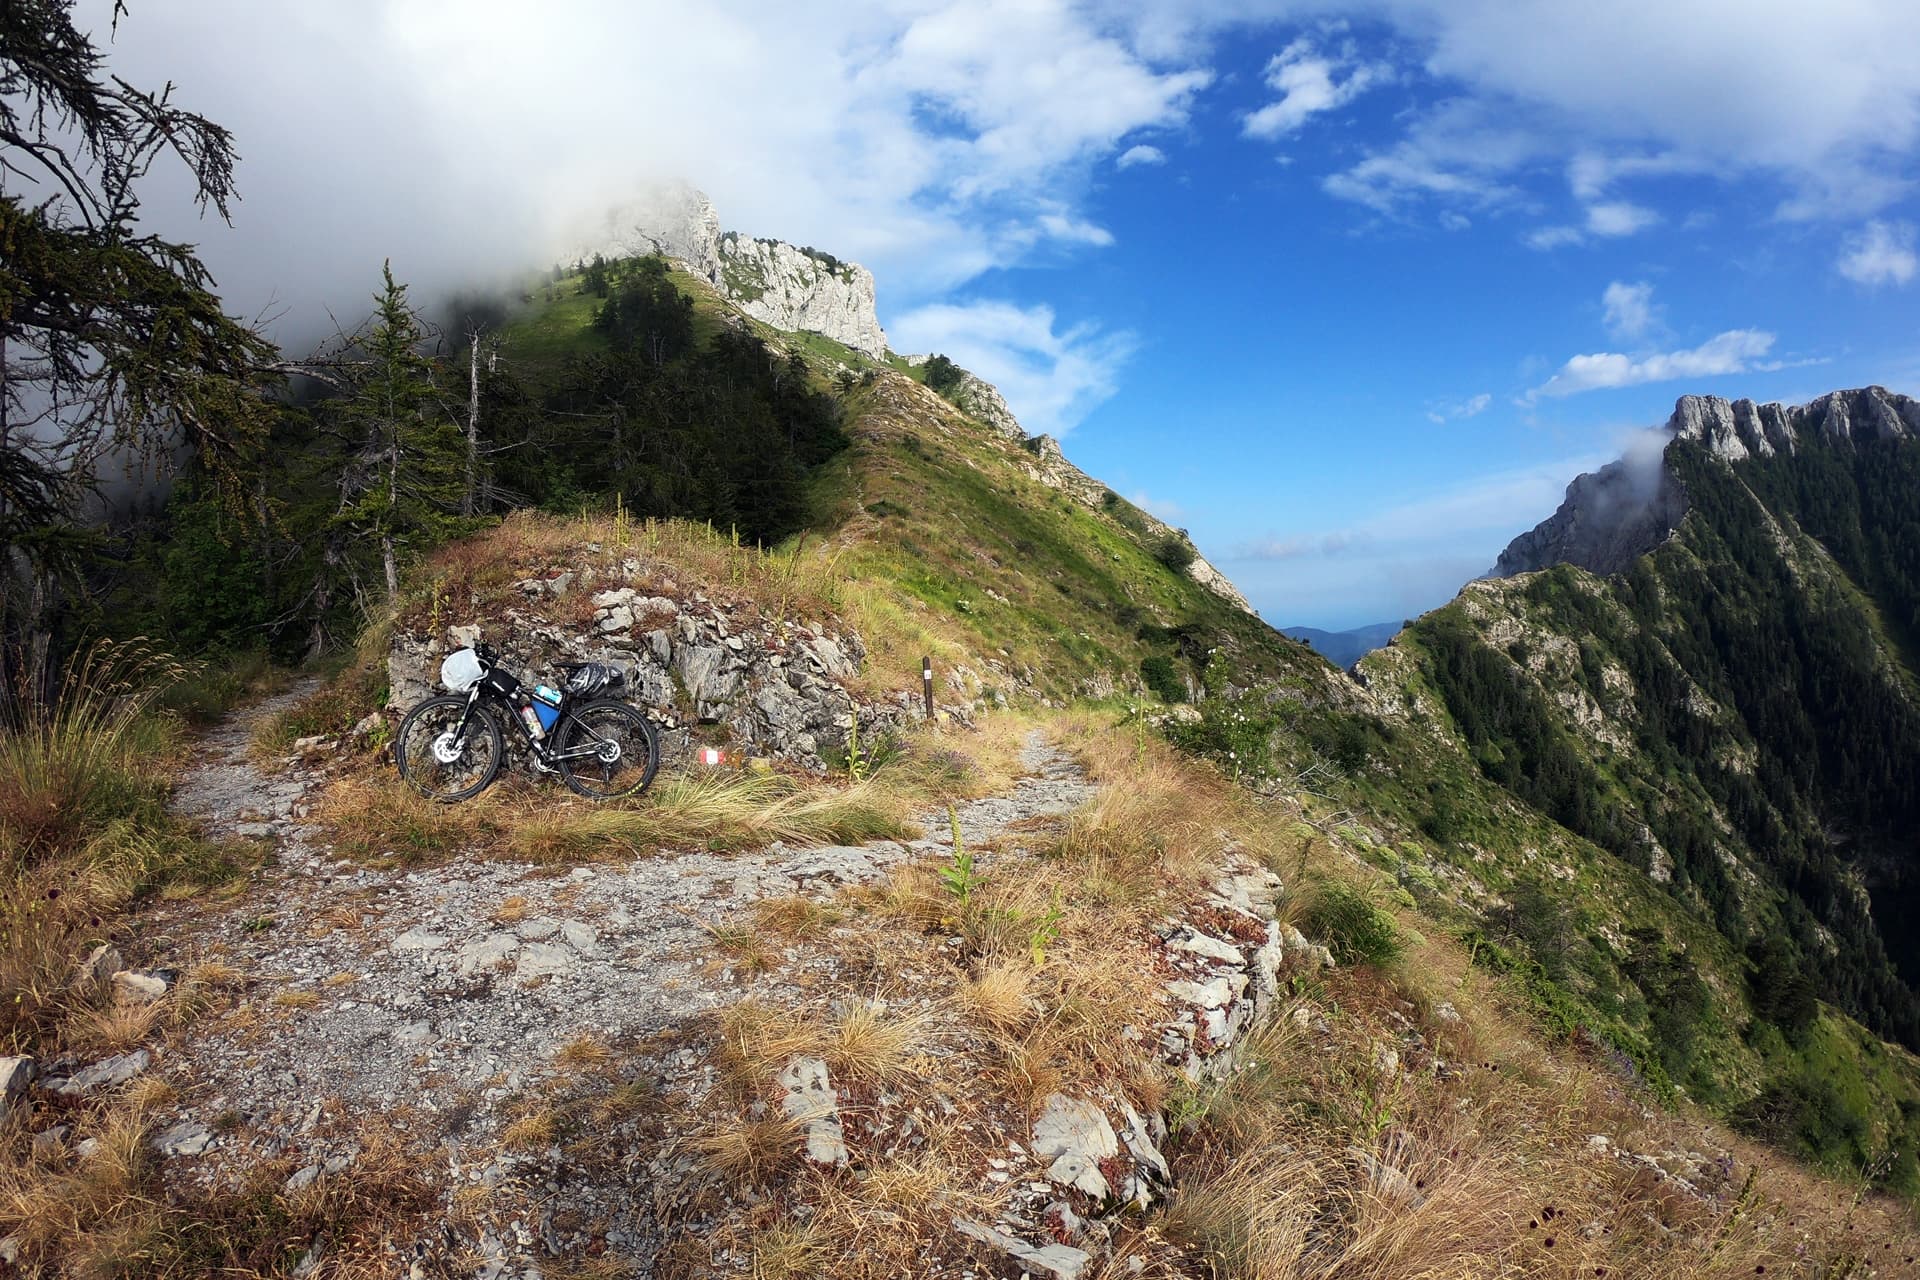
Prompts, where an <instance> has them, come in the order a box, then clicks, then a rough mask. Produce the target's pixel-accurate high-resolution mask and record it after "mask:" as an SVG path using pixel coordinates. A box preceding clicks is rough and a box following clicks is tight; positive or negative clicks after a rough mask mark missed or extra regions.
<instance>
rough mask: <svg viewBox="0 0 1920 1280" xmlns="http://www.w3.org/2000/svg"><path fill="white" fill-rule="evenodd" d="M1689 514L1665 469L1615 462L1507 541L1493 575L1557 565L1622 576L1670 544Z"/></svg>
mask: <svg viewBox="0 0 1920 1280" xmlns="http://www.w3.org/2000/svg"><path fill="white" fill-rule="evenodd" d="M1686 513H1687V506H1686V496H1685V495H1684V494H1682V493H1681V492H1680V490H1679V487H1678V486H1677V485H1675V484H1674V482H1673V479H1672V477H1671V476H1669V475H1668V474H1667V470H1666V468H1665V467H1664V466H1662V465H1659V464H1658V463H1655V464H1653V465H1635V464H1632V463H1629V462H1626V461H1621V462H1611V463H1608V464H1607V465H1606V466H1604V467H1602V468H1601V469H1600V470H1598V471H1593V472H1589V473H1587V474H1586V475H1583V476H1580V477H1577V478H1576V479H1575V480H1574V482H1573V483H1572V484H1570V485H1568V486H1567V496H1566V500H1565V501H1564V502H1562V503H1561V504H1560V509H1559V510H1558V511H1555V512H1554V513H1553V514H1552V515H1551V516H1549V517H1548V518H1547V519H1545V520H1543V521H1541V522H1540V523H1539V524H1537V525H1535V526H1534V527H1533V528H1531V529H1529V530H1528V531H1527V532H1525V533H1523V534H1521V535H1520V536H1519V537H1517V538H1515V539H1514V540H1513V541H1512V542H1510V543H1508V544H1507V549H1506V550H1505V551H1502V552H1501V553H1500V559H1499V561H1498V562H1497V563H1496V564H1495V565H1494V570H1493V572H1494V576H1496V577H1501V578H1510V577H1512V576H1513V575H1515V574H1517V573H1532V572H1534V571H1535V570H1537V569H1545V568H1548V567H1549V566H1551V565H1556V564H1572V565H1578V566H1580V567H1581V568H1582V569H1586V570H1588V571H1590V572H1592V573H1598V574H1609V573H1619V572H1620V571H1621V570H1622V569H1625V568H1626V567H1627V566H1628V565H1630V564H1632V563H1633V562H1634V560H1635V558H1637V557H1639V556H1641V555H1643V554H1645V553H1646V552H1648V551H1651V550H1652V549H1653V548H1654V547H1656V546H1658V545H1660V543H1661V542H1663V541H1665V540H1666V538H1667V535H1668V534H1670V533H1672V532H1673V531H1674V529H1675V528H1677V527H1678V526H1679V524H1680V518H1681V517H1682V516H1684V515H1686Z"/></svg>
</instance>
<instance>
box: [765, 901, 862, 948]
mask: <svg viewBox="0 0 1920 1280" xmlns="http://www.w3.org/2000/svg"><path fill="white" fill-rule="evenodd" d="M845 916H846V913H845V912H844V911H842V910H841V909H840V908H839V907H837V906H835V905H834V904H833V903H831V902H817V901H815V900H814V899H812V898H807V897H802V896H801V895H799V894H789V895H787V896H784V897H779V898H762V899H760V900H759V901H758V902H756V903H754V904H753V920H754V923H755V925H757V926H758V927H759V929H760V930H761V931H762V932H764V933H770V934H773V935H775V936H776V937H781V938H791V939H793V940H794V941H796V942H814V941H818V940H819V939H820V938H822V937H824V936H825V935H826V934H827V932H828V930H830V929H832V928H833V927H834V926H835V925H837V924H839V923H840V921H841V920H843V919H844V918H845Z"/></svg>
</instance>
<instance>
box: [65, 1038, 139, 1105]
mask: <svg viewBox="0 0 1920 1280" xmlns="http://www.w3.org/2000/svg"><path fill="white" fill-rule="evenodd" d="M151 1065H153V1055H152V1054H151V1053H149V1052H147V1051H146V1050H145V1049H135V1050H134V1051H133V1052H132V1053H121V1054H116V1055H114V1056H113V1057H111V1058H102V1059H101V1060H100V1061H98V1062H96V1063H94V1064H93V1065H92V1066H90V1067H84V1068H82V1069H81V1070H79V1071H76V1072H74V1073H73V1075H71V1076H69V1077H68V1078H67V1079H66V1080H64V1081H62V1082H61V1083H59V1084H58V1085H55V1086H54V1088H55V1091H56V1092H58V1093H64V1094H67V1095H68V1096H73V1095H77V1094H83V1093H91V1092H93V1091H94V1090H95V1089H107V1088H111V1087H112V1086H114V1085H117V1084H125V1083H126V1082H127V1081H129V1080H131V1079H133V1078H134V1077H135V1076H137V1075H139V1074H140V1073H141V1072H142V1071H145V1070H146V1069H147V1068H148V1067H149V1066H151Z"/></svg>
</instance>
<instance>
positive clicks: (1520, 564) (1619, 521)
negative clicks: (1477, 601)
mask: <svg viewBox="0 0 1920 1280" xmlns="http://www.w3.org/2000/svg"><path fill="white" fill-rule="evenodd" d="M1814 437H1824V438H1825V439H1827V440H1828V441H1842V440H1844V441H1848V442H1854V441H1869V440H1892V439H1902V438H1910V437H1920V401H1915V400H1913V399H1911V398H1909V397H1907V396H1903V395H1898V394H1895V393H1894V392H1891V391H1888V390H1887V389H1886V388H1885V387H1862V388H1859V389H1857V390H1852V391H1830V392H1828V393H1827V394H1826V395H1823V396H1820V397H1818V398H1817V399H1814V400H1810V401H1808V402H1807V403H1806V404H1803V405H1783V404H1779V403H1777V402H1774V403H1768V404H1756V403H1754V402H1753V401H1751V400H1723V399H1721V398H1720V397H1719V396H1681V397H1680V399H1679V400H1678V402H1676V403H1675V405H1674V407H1673V416H1672V417H1670V418H1668V419H1667V425H1666V430H1665V433H1664V435H1663V436H1662V437H1659V438H1658V441H1659V443H1660V444H1661V445H1662V448H1661V450H1660V451H1659V452H1655V451H1653V450H1645V451H1642V452H1640V453H1638V454H1636V455H1634V456H1630V457H1628V458H1623V459H1621V460H1620V461H1618V462H1613V463H1609V464H1607V465H1606V466H1604V467H1602V468H1601V469H1600V470H1598V471H1595V472H1589V473H1588V474H1586V475H1582V476H1579V477H1577V478H1576V479H1575V480H1574V481H1573V483H1572V484H1570V485H1568V486H1567V496H1566V500H1565V501H1564V502H1562V503H1561V504H1560V508H1559V510H1557V511H1555V512H1554V513H1553V515H1551V516H1549V517H1548V518H1547V519H1546V520H1544V521H1542V522H1541V523H1540V524H1538V525H1535V526H1534V527H1533V528H1532V529H1529V530H1528V531H1527V532H1525V533H1523V534H1521V535H1520V536H1519V537H1517V538H1515V539H1514V540H1513V541H1512V542H1511V543H1509V544H1507V549H1506V550H1505V551H1503V552H1501V553H1500V559H1499V561H1498V562H1497V563H1496V564H1495V566H1494V569H1493V576H1495V577H1501V578H1506V577H1512V576H1513V575H1514V574H1517V573H1530V572H1532V571H1534V570H1536V569H1544V568H1547V567H1548V566H1550V565H1556V564H1573V565H1578V566H1580V567H1581V568H1583V569H1587V570H1590V571H1592V572H1594V573H1599V574H1609V573H1619V572H1620V571H1621V570H1623V569H1625V568H1626V567H1627V566H1628V565H1630V564H1632V563H1633V561H1634V560H1635V559H1636V558H1637V557H1639V556H1641V555H1643V554H1645V553H1646V552H1648V551H1651V550H1653V548H1655V547H1656V546H1658V545H1660V543H1661V542H1663V541H1665V540H1666V538H1667V536H1668V535H1669V534H1671V533H1672V532H1673V531H1674V530H1675V529H1676V528H1678V527H1679V525H1680V521H1681V518H1682V517H1684V516H1685V515H1686V514H1687V501H1686V494H1685V492H1684V491H1682V489H1681V488H1680V485H1679V484H1678V483H1677V482H1676V481H1675V480H1674V479H1673V476H1672V474H1671V472H1670V471H1669V470H1668V468H1667V467H1666V465H1665V463H1664V462H1663V461H1662V460H1661V459H1662V458H1663V457H1664V445H1665V444H1666V443H1667V442H1670V441H1673V440H1692V441H1695V442H1697V443H1699V444H1700V445H1702V446H1704V447H1705V448H1706V449H1707V450H1708V451H1709V452H1710V453H1712V454H1713V455H1714V456H1715V457H1717V458H1720V459H1722V460H1724V461H1726V462H1740V461H1743V460H1745V459H1747V458H1754V457H1772V456H1774V455H1775V454H1780V453H1786V454H1793V453H1796V452H1798V451H1799V448H1800V445H1801V443H1802V442H1803V441H1805V440H1808V439H1811V438H1814Z"/></svg>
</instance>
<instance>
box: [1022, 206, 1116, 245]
mask: <svg viewBox="0 0 1920 1280" xmlns="http://www.w3.org/2000/svg"><path fill="white" fill-rule="evenodd" d="M1039 226H1040V229H1041V230H1042V231H1044V232H1045V233H1046V234H1047V235H1048V236H1049V237H1050V238H1051V239H1054V240H1060V241H1064V242H1066V243H1069V244H1090V245H1095V246H1101V247H1104V246H1106V245H1110V244H1112V243H1113V233H1112V232H1111V231H1108V230H1107V229H1106V228H1105V227H1103V226H1100V225H1098V224H1097V223H1092V222H1088V221H1086V220H1085V219H1083V218H1075V217H1073V216H1071V215H1069V214H1064V213H1043V214H1041V215H1040V218H1039Z"/></svg>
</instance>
